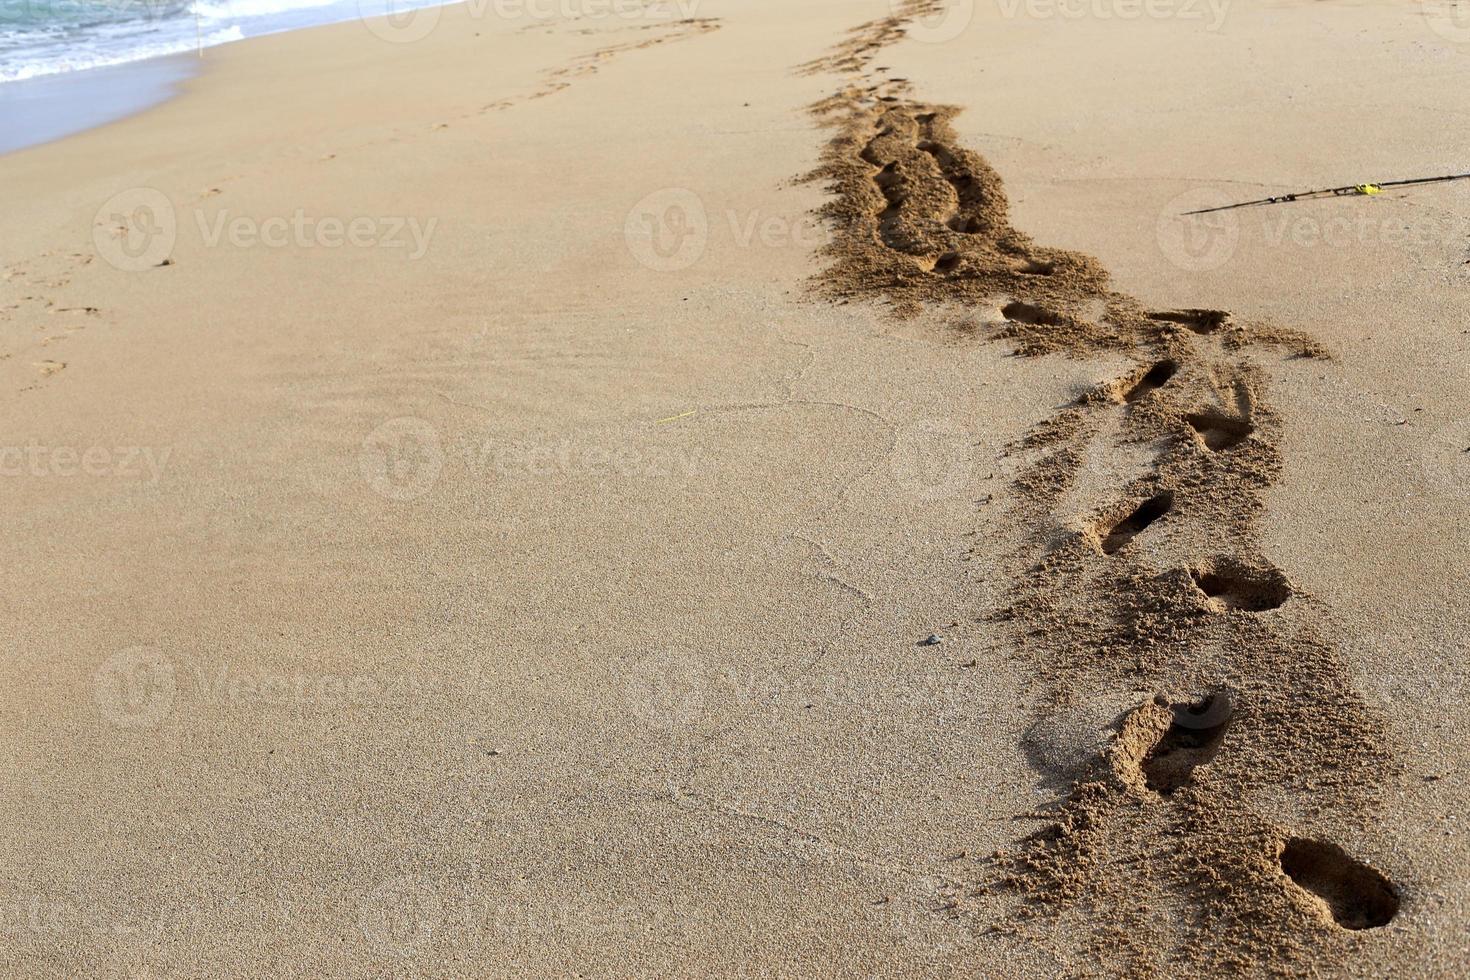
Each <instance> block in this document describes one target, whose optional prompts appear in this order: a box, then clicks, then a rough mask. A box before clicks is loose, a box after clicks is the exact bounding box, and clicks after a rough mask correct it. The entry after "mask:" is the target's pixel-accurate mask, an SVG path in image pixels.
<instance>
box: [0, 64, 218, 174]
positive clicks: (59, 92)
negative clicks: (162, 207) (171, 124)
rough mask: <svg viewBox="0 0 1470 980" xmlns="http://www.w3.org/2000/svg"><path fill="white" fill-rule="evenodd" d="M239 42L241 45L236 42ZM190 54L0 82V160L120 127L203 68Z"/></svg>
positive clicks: (163, 99)
mask: <svg viewBox="0 0 1470 980" xmlns="http://www.w3.org/2000/svg"><path fill="white" fill-rule="evenodd" d="M236 43H240V42H236ZM203 61H204V59H201V58H199V57H198V56H197V55H194V54H169V55H162V56H160V57H156V58H144V59H142V60H140V61H132V62H128V63H126V64H121V65H109V66H107V67H103V68H89V69H87V70H85V71H78V72H62V73H58V74H55V75H42V76H40V77H38V78H27V79H21V80H18V81H12V82H4V83H0V114H4V115H5V117H6V120H7V126H6V128H5V131H4V132H3V133H0V157H3V156H6V155H7V154H10V153H17V152H19V151H21V150H28V149H32V148H34V147H38V146H44V145H45V144H47V143H54V142H57V141H58V140H63V139H66V138H67V137H69V136H75V135H77V134H79V133H85V132H87V131H88V130H93V129H98V128H100V127H103V126H107V125H110V124H112V123H116V122H121V121H123V120H126V119H128V118H130V117H132V116H136V115H139V114H141V113H144V112H147V111H148V110H150V109H153V108H155V107H157V106H160V105H162V104H164V103H166V102H168V101H169V100H170V99H173V98H176V97H177V96H178V95H179V93H180V91H181V90H182V89H183V88H184V86H185V85H187V84H188V83H189V82H190V81H191V80H192V79H194V78H195V77H197V76H198V75H199V74H200V72H202V71H203V70H204V69H203Z"/></svg>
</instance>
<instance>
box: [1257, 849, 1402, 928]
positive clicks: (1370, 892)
mask: <svg viewBox="0 0 1470 980" xmlns="http://www.w3.org/2000/svg"><path fill="white" fill-rule="evenodd" d="M1279 860H1280V861H1281V870H1282V871H1283V872H1285V874H1286V876H1287V877H1288V878H1290V879H1291V881H1292V883H1293V884H1294V885H1296V886H1297V888H1299V889H1300V890H1301V892H1303V893H1305V895H1304V896H1303V897H1304V898H1306V899H1307V900H1308V901H1310V902H1311V903H1312V904H1313V905H1314V906H1315V907H1317V908H1318V910H1319V911H1320V912H1322V913H1323V914H1325V915H1328V916H1330V917H1331V918H1332V921H1333V922H1335V923H1337V924H1338V925H1339V926H1341V927H1342V928H1344V929H1376V928H1378V927H1379V926H1384V925H1387V924H1388V923H1389V922H1390V921H1392V919H1393V917H1394V916H1395V915H1397V914H1398V911H1399V895H1398V891H1397V890H1396V889H1395V888H1394V887H1393V884H1392V883H1391V882H1390V881H1389V880H1388V879H1387V878H1385V877H1384V876H1383V875H1382V874H1381V873H1380V872H1378V871H1376V870H1375V869H1373V868H1370V867H1368V865H1366V864H1364V863H1362V862H1361V861H1357V860H1354V859H1353V858H1351V857H1349V856H1348V855H1347V853H1346V852H1345V851H1343V849H1342V848H1340V847H1338V846H1337V845H1336V844H1333V843H1331V842H1329V841H1320V840H1309V839H1308V838H1305V837H1293V838H1291V839H1290V840H1287V841H1285V842H1283V843H1282V845H1281V852H1280V855H1279Z"/></svg>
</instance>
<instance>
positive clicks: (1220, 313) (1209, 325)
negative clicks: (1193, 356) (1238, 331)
mask: <svg viewBox="0 0 1470 980" xmlns="http://www.w3.org/2000/svg"><path fill="white" fill-rule="evenodd" d="M1148 318H1149V319H1150V320H1154V321H1157V322H1160V323H1177V324H1178V325H1179V326H1181V327H1187V328H1188V329H1190V330H1192V331H1194V332H1195V333H1198V334H1208V333H1214V332H1215V331H1216V330H1219V329H1220V328H1221V327H1222V326H1224V324H1225V321H1226V320H1228V319H1229V318H1230V314H1229V313H1226V312H1225V311H1224V310H1168V311H1166V312H1163V313H1150V314H1149V315H1148Z"/></svg>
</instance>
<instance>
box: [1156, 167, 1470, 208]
mask: <svg viewBox="0 0 1470 980" xmlns="http://www.w3.org/2000/svg"><path fill="white" fill-rule="evenodd" d="M1466 177H1470V173H1463V174H1445V175H1444V176H1443V177H1411V178H1409V179H1408V180H1381V181H1378V182H1377V183H1374V184H1348V185H1347V186H1345V187H1326V188H1323V189H1322V190H1319V191H1300V192H1298V193H1296V194H1282V195H1280V196H1278V197H1263V198H1261V199H1260V200H1258V201H1241V202H1240V203H1239V204H1222V205H1220V206H1219V207H1215V208H1199V209H1197V210H1194V211H1185V212H1184V213H1185V214H1209V213H1210V212H1212V211H1232V210H1234V209H1235V208H1251V207H1256V206H1258V205H1261V204H1285V203H1287V202H1288V201H1306V200H1309V199H1311V198H1314V197H1351V196H1354V195H1359V194H1368V195H1372V194H1378V193H1381V192H1382V191H1383V189H1384V188H1385V187H1408V186H1410V185H1413V184H1438V183H1442V182H1444V181H1447V180H1464V179H1465V178H1466Z"/></svg>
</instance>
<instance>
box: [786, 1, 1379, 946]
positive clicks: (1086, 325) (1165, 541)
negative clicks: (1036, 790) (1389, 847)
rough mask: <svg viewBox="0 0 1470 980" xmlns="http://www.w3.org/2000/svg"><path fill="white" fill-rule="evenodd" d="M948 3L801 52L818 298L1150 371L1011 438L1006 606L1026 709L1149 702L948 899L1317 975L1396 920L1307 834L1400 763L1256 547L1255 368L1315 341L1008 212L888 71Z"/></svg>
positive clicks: (1260, 409)
mask: <svg viewBox="0 0 1470 980" xmlns="http://www.w3.org/2000/svg"><path fill="white" fill-rule="evenodd" d="M943 7H944V3H943V0H905V2H904V3H903V4H902V5H901V7H900V8H898V10H897V12H896V13H895V14H894V16H891V17H887V18H883V19H880V20H876V21H872V22H869V23H867V24H863V25H860V26H859V27H857V28H855V29H854V30H853V31H852V32H850V33H849V35H848V37H847V38H846V40H844V41H843V42H842V43H841V44H839V45H838V46H837V47H836V48H835V49H833V51H832V52H830V53H829V54H828V55H826V56H824V57H822V58H819V59H817V60H815V61H813V62H810V63H808V64H807V65H804V66H802V69H801V70H802V71H804V72H805V73H808V74H820V73H830V74H835V75H838V76H840V78H841V88H840V89H839V90H838V91H837V92H836V93H834V94H833V95H831V96H830V97H828V98H826V99H823V100H822V101H821V102H819V103H817V104H816V105H815V106H813V109H812V111H813V113H814V114H815V115H816V116H817V118H818V119H819V120H820V121H821V122H822V124H823V125H825V126H826V127H827V128H829V129H830V131H831V133H832V135H831V139H830V141H829V142H828V144H827V146H826V148H825V151H824V154H823V158H822V164H821V166H820V167H819V168H818V169H817V170H816V171H814V172H813V174H811V175H810V178H811V179H815V180H821V181H824V182H826V184H827V185H828V188H829V191H830V193H831V197H830V199H829V200H828V202H827V204H826V205H825V206H824V207H823V208H822V210H821V214H822V215H823V216H825V217H826V218H827V219H829V221H830V223H831V226H832V228H833V232H834V239H833V241H832V243H831V244H830V246H829V247H828V249H827V251H826V258H827V260H828V265H827V267H826V268H825V270H824V271H823V272H822V273H821V274H819V275H818V276H817V277H816V278H815V279H814V282H813V287H814V289H815V290H816V291H817V292H818V293H819V294H820V295H822V296H824V297H827V298H829V299H832V300H836V301H862V300H866V301H878V302H886V303H888V304H889V305H890V306H891V308H892V310H893V312H894V313H895V315H898V316H912V315H915V314H917V313H919V312H920V311H922V310H924V309H925V308H926V307H936V306H940V305H941V304H943V305H953V304H960V305H964V306H968V307H969V308H971V309H973V310H975V311H978V312H981V313H984V312H985V311H990V312H989V313H988V314H987V315H988V317H989V326H988V329H985V330H981V331H978V333H979V334H980V335H983V336H985V337H987V338H988V339H991V340H995V341H1001V342H1006V343H1008V344H1009V345H1010V346H1011V347H1012V348H1013V349H1014V351H1015V352H1016V353H1017V354H1019V355H1022V356H1039V355H1048V354H1060V355H1064V356H1068V357H1074V358H1099V357H1106V358H1109V359H1112V360H1114V361H1116V360H1117V359H1118V358H1120V357H1121V358H1126V359H1128V360H1130V361H1132V362H1133V364H1134V365H1135V366H1134V367H1133V368H1132V369H1131V370H1130V371H1128V372H1127V373H1125V374H1123V375H1122V376H1121V377H1116V378H1115V379H1113V380H1112V381H1110V382H1106V383H1103V384H1099V385H1098V386H1097V388H1096V389H1094V390H1093V391H1090V392H1088V393H1086V394H1084V395H1083V396H1082V397H1081V398H1079V399H1078V400H1077V401H1076V402H1074V403H1073V404H1071V405H1068V406H1066V407H1065V408H1062V409H1060V410H1059V411H1057V412H1056V413H1055V414H1054V415H1053V416H1052V417H1050V418H1048V419H1046V420H1044V421H1043V422H1042V423H1041V424H1040V425H1038V426H1037V427H1036V428H1035V429H1034V430H1033V431H1032V432H1031V433H1030V434H1029V435H1027V436H1026V438H1025V439H1023V440H1022V441H1021V442H1020V444H1018V445H1017V446H1015V447H1014V448H1013V450H1012V452H1013V454H1014V455H1015V456H1016V457H1017V459H1018V464H1019V469H1018V471H1017V472H1018V475H1017V477H1016V479H1015V480H1014V483H1013V485H1012V488H1011V489H1012V492H1013V503H1012V505H1011V515H1010V516H1011V518H1012V519H1013V523H1014V526H1015V528H1016V532H1015V534H1016V541H1015V546H1014V551H1013V553H1012V557H1011V561H1010V574H1011V578H1012V583H1013V585H1012V587H1011V590H1010V595H1009V597H1008V600H1007V601H1006V602H1005V603H1004V604H1003V607H1002V608H998V609H994V610H992V611H991V613H990V615H989V618H990V619H991V620H992V622H993V623H994V624H995V627H996V628H997V629H1004V630H1007V631H1009V632H1010V633H1011V634H1012V635H1013V637H1014V646H1015V648H1016V649H1017V650H1018V651H1022V652H1023V655H1025V656H1027V657H1029V658H1031V659H1033V660H1034V661H1035V663H1036V668H1037V669H1036V680H1035V683H1036V689H1037V692H1038V698H1037V704H1036V705H1035V710H1036V712H1037V714H1038V715H1039V716H1041V717H1043V718H1044V717H1046V716H1048V715H1052V714H1056V713H1059V712H1063V711H1067V710H1069V706H1072V705H1077V704H1081V703H1088V702H1098V701H1101V702H1103V703H1108V702H1111V703H1117V704H1120V705H1128V704H1132V705H1134V706H1135V707H1133V708H1132V710H1130V711H1128V712H1126V714H1125V717H1124V718H1123V720H1122V721H1120V722H1119V726H1118V730H1117V733H1116V736H1115V738H1114V739H1113V742H1112V745H1111V747H1110V748H1109V749H1108V750H1107V751H1106V752H1105V753H1103V755H1102V757H1100V758H1098V759H1097V760H1096V763H1095V765H1094V767H1093V771H1092V772H1090V773H1089V774H1088V775H1086V776H1085V777H1083V778H1082V779H1080V780H1078V782H1077V783H1076V784H1074V786H1073V788H1072V790H1071V792H1070V793H1069V794H1068V795H1067V796H1066V797H1065V798H1063V799H1061V800H1059V801H1057V803H1056V806H1055V808H1054V809H1053V810H1052V811H1051V812H1050V813H1049V814H1048V815H1047V817H1046V822H1047V825H1046V826H1045V828H1044V829H1043V830H1041V831H1039V832H1037V833H1035V834H1033V835H1032V836H1030V837H1028V838H1025V839H1023V840H1021V841H1020V842H1018V844H1017V846H1016V848H1015V849H1014V851H1013V852H1010V853H1005V854H999V855H996V857H995V859H994V861H993V862H992V863H991V864H990V866H989V870H988V872H987V873H986V874H985V875H977V880H976V882H975V886H974V888H973V889H972V890H971V891H970V892H969V893H968V894H962V895H958V896H952V898H953V899H954V901H955V903H956V905H955V908H956V909H957V914H969V915H973V916H975V917H977V918H979V919H981V920H984V921H986V922H987V923H988V924H989V925H991V926H994V927H996V928H1004V929H1008V930H1025V929H1028V928H1029V926H1028V924H1029V923H1032V922H1035V921H1038V920H1043V921H1050V922H1052V925H1051V926H1050V927H1049V928H1047V929H1043V930H1037V931H1034V932H1031V933H1029V934H1028V935H1029V938H1030V939H1031V940H1033V941H1036V942H1046V941H1052V940H1055V941H1057V942H1063V941H1064V940H1062V939H1058V938H1057V937H1058V936H1067V937H1069V938H1067V939H1066V940H1065V942H1069V943H1075V942H1080V943H1081V944H1082V945H1084V946H1085V947H1086V949H1087V951H1088V953H1089V954H1090V955H1092V956H1094V957H1095V958H1096V960H1097V962H1099V963H1102V964H1106V965H1107V969H1108V971H1109V972H1116V973H1119V974H1125V973H1130V972H1136V971H1137V970H1138V969H1139V968H1140V963H1144V964H1145V965H1146V966H1147V967H1148V968H1149V969H1152V970H1156V971H1159V972H1163V973H1166V974H1167V973H1174V974H1177V973H1178V972H1179V971H1183V970H1206V971H1217V970H1237V971H1238V970H1239V969H1240V968H1241V965H1242V964H1243V963H1252V964H1258V965H1262V966H1268V967H1269V968H1270V969H1272V970H1274V971H1277V972H1284V973H1310V972H1313V971H1317V970H1321V969H1323V968H1325V967H1330V966H1331V965H1332V964H1333V963H1336V962H1340V961H1341V959H1342V957H1344V956H1345V955H1347V953H1346V951H1347V948H1348V947H1346V946H1345V945H1344V943H1343V941H1342V938H1341V937H1342V936H1344V935H1346V934H1347V931H1348V930H1352V929H1358V928H1371V927H1375V926H1380V925H1382V924H1384V923H1385V922H1387V921H1388V920H1389V919H1391V918H1392V917H1393V914H1394V913H1395V912H1396V911H1397V907H1398V906H1397V898H1396V895H1397V892H1396V891H1395V889H1394V886H1393V885H1392V883H1390V882H1388V880H1387V879H1386V878H1384V877H1383V876H1382V875H1381V874H1380V873H1379V872H1377V871H1376V870H1374V869H1372V868H1370V867H1368V866H1367V865H1364V864H1361V863H1360V862H1358V861H1356V860H1355V859H1352V858H1349V857H1347V855H1346V854H1345V853H1343V852H1342V851H1341V849H1340V848H1339V847H1338V845H1336V844H1333V843H1331V842H1319V841H1318V836H1319V835H1317V834H1316V833H1315V831H1314V836H1313V837H1312V838H1311V841H1312V842H1313V843H1311V845H1310V846H1309V845H1308V844H1303V843H1293V842H1297V841H1303V840H1307V838H1305V837H1303V836H1302V833H1301V831H1302V830H1303V829H1304V828H1303V827H1302V826H1301V824H1302V823H1303V822H1311V823H1312V824H1313V826H1314V827H1315V826H1317V825H1323V826H1328V827H1331V828H1335V829H1336V830H1339V831H1341V830H1346V831H1348V832H1351V831H1353V830H1354V829H1356V828H1359V827H1364V826H1366V825H1367V824H1368V823H1369V822H1371V821H1374V820H1380V821H1381V815H1379V813H1380V808H1381V806H1382V802H1383V795H1384V794H1383V786H1384V783H1385V782H1386V781H1387V780H1388V779H1389V778H1390V776H1391V775H1392V773H1393V772H1394V765H1393V762H1392V760H1391V758H1390V757H1389V753H1388V750H1387V748H1386V735H1385V730H1386V729H1385V725H1384V722H1383V719H1382V718H1380V717H1378V716H1377V715H1376V714H1375V713H1373V712H1372V711H1371V710H1370V709H1369V708H1368V707H1367V706H1366V704H1365V703H1364V701H1363V699H1362V697H1361V696H1360V695H1359V693H1358V692H1357V691H1356V689H1355V688H1354V686H1353V683H1352V679H1351V676H1350V674H1349V672H1348V671H1347V669H1346V668H1345V667H1344V664H1343V659H1342V657H1341V655H1340V653H1339V650H1338V644H1337V641H1336V640H1335V639H1334V637H1333V636H1332V635H1331V633H1330V629H1329V626H1328V623H1327V621H1326V617H1325V615H1324V612H1323V610H1322V609H1321V608H1320V606H1318V605H1317V604H1314V603H1311V602H1299V601H1294V600H1295V598H1296V595H1297V593H1296V590H1294V589H1293V587H1292V586H1291V584H1290V582H1289V581H1288V579H1287V576H1286V575H1285V574H1284V573H1283V572H1281V571H1280V570H1279V569H1277V568H1275V567H1274V566H1273V565H1272V564H1271V563H1270V562H1269V561H1268V560H1267V559H1266V557H1265V556H1264V555H1263V554H1262V544H1261V533H1260V530H1259V520H1260V518H1261V516H1262V514H1263V513H1264V511H1265V506H1266V503H1265V501H1266V492H1267V491H1268V490H1269V489H1270V488H1271V487H1272V486H1273V485H1274V484H1275V483H1276V481H1277V478H1278V474H1279V473H1280V471H1281V469H1282V466H1283V460H1282V449H1281V445H1282V440H1281V433H1282V426H1283V421H1282V419H1281V418H1280V416H1279V415H1278V413H1277V412H1276V411H1275V410H1274V409H1273V408H1272V407H1271V406H1270V404H1269V403H1268V402H1267V401H1266V400H1265V399H1264V397H1263V393H1264V391H1265V389H1266V381H1267V376H1266V373H1265V372H1264V370H1262V369H1261V367H1259V366H1258V365H1257V364H1255V363H1254V362H1253V361H1252V360H1251V353H1252V351H1256V350H1265V351H1266V352H1268V353H1269V352H1270V351H1271V350H1272V349H1274V350H1275V351H1276V352H1278V353H1285V354H1289V355H1294V356H1307V357H1313V356H1322V355H1324V354H1325V351H1324V350H1323V349H1322V348H1321V346H1320V345H1318V344H1317V343H1315V342H1314V341H1312V340H1311V339H1310V338H1308V337H1306V336H1305V335H1303V334H1301V333H1298V332H1294V331H1291V330H1286V329H1281V328H1278V327H1274V326H1272V325H1270V324H1267V323H1264V322H1255V321H1246V320H1241V319H1239V318H1237V317H1235V316H1233V315H1232V314H1231V313H1229V312H1228V311H1223V310H1213V309H1204V308H1182V309H1161V308H1157V307H1151V306H1149V305H1148V304H1146V303H1144V302H1142V301H1140V300H1138V299H1136V298H1134V297H1132V296H1129V295H1127V294H1125V293H1121V292H1118V291H1116V290H1114V289H1112V288H1111V286H1110V285H1109V277H1108V273H1107V272H1106V270H1104V269H1103V268H1102V267H1101V266H1100V265H1099V263H1098V262H1097V261H1096V260H1095V259H1093V258H1091V257H1089V256H1086V255H1082V254H1079V253H1076V252H1071V251H1067V250H1065V249H1056V248H1047V247H1044V246H1040V245H1037V244H1036V243H1035V242H1033V241H1032V240H1031V239H1030V237H1028V236H1027V235H1025V234H1024V233H1022V232H1021V231H1019V230H1018V229H1016V228H1014V227H1013V226H1012V225H1011V223H1010V217H1009V206H1008V202H1007V199H1006V195H1005V191H1004V187H1003V184H1002V182H1001V180H1000V177H999V175H998V174H997V173H996V172H995V171H994V170H993V169H992V168H991V167H990V165H989V164H988V163H987V162H986V161H985V160H984V159H983V158H981V157H980V156H979V155H978V154H975V153H974V152H972V151H970V150H967V149H965V148H964V147H963V146H961V145H960V143H959V140H958V138H957V137H956V135H955V133H954V131H953V129H952V128H951V125H950V120H952V119H953V118H954V117H955V116H956V115H957V114H958V113H959V112H960V110H959V109H958V108H957V107H954V106H946V105H934V104H930V103H926V102H923V101H921V100H919V99H917V98H916V97H915V96H914V95H913V93H912V90H911V88H910V85H909V83H908V82H907V81H906V80H903V79H889V78H886V77H885V75H884V71H885V69H880V68H874V67H873V62H874V58H875V57H876V55H877V53H878V52H879V51H881V50H882V49H883V47H884V46H886V45H888V44H891V43H893V42H895V41H897V40H899V39H901V38H902V37H903V36H904V32H905V29H906V25H907V24H908V22H909V21H910V20H912V19H913V18H916V17H924V16H929V15H934V14H937V13H939V12H940V11H942V9H943ZM1105 434H1106V435H1105ZM1125 443H1126V444H1128V445H1130V446H1134V447H1144V448H1145V450H1146V452H1145V456H1146V458H1147V460H1148V461H1147V463H1146V469H1145V470H1144V471H1143V472H1141V473H1135V474H1134V475H1132V476H1131V477H1127V478H1125V477H1123V476H1118V475H1105V476H1101V477H1099V476H1097V475H1096V474H1092V473H1089V472H1088V471H1086V470H1085V469H1084V460H1088V459H1094V458H1107V456H1108V455H1109V453H1110V452H1112V451H1113V450H1114V449H1116V448H1117V447H1118V446H1119V445H1121V444H1125ZM1088 481H1090V483H1088ZM1098 481H1101V482H1102V483H1103V484H1104V485H1103V486H1102V487H1101V488H1099V487H1097V486H1095V484H1096V483H1097V482H1098ZM1109 481H1111V482H1109ZM1084 483H1088V485H1089V487H1090V488H1091V489H1093V490H1096V491H1099V492H1103V493H1105V494H1106V495H1107V496H1108V497H1109V498H1110V499H1111V500H1113V501H1114V503H1113V504H1112V505H1111V506H1105V507H1103V508H1102V510H1101V513H1099V514H1096V515H1093V516H1092V517H1091V518H1090V519H1089V518H1087V517H1085V516H1081V515H1077V514H1075V513H1072V512H1070V511H1069V509H1068V506H1069V505H1068V501H1069V500H1070V499H1071V498H1070V497H1069V494H1070V492H1071V491H1073V490H1074V489H1075V488H1077V487H1078V486H1079V485H1082V484H1084ZM1140 690H1151V691H1153V692H1155V693H1154V695H1153V696H1150V697H1145V698H1142V699H1140V697H1139V694H1138V693H1137V692H1139V691H1140ZM1140 700H1142V703H1141V704H1140ZM1283 801H1295V802H1294V803H1292V804H1290V805H1288V804H1287V803H1283ZM1324 855H1325V856H1324ZM1158 908H1162V909H1187V910H1188V911H1187V912H1181V913H1179V914H1175V915H1168V914H1157V913H1156V911H1155V909H1158ZM1059 922H1065V923H1066V924H1067V926H1068V927H1067V928H1064V929H1058V928H1057V927H1056V924H1057V923H1059ZM1073 927H1076V928H1073ZM1073 936H1080V937H1082V938H1080V939H1072V938H1070V937H1073ZM1120 936H1127V937H1128V942H1127V943H1123V944H1120V943H1119V941H1118V939H1119V937H1120ZM1088 937H1090V938H1088Z"/></svg>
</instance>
